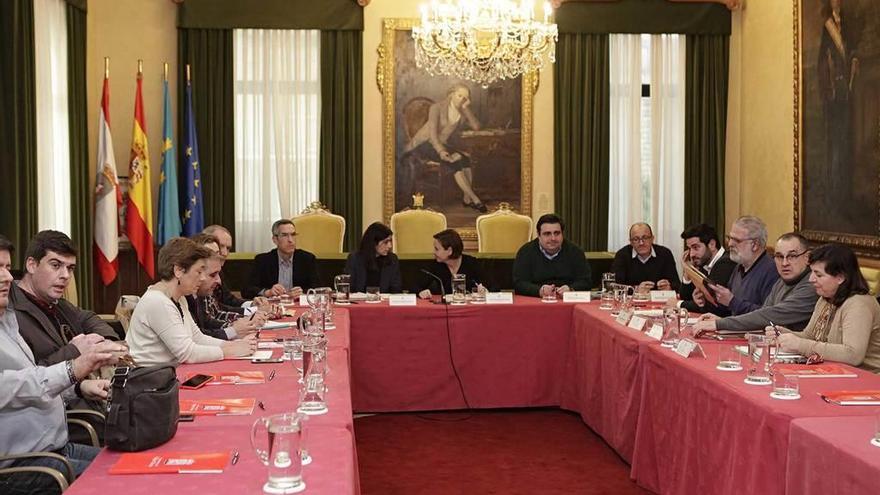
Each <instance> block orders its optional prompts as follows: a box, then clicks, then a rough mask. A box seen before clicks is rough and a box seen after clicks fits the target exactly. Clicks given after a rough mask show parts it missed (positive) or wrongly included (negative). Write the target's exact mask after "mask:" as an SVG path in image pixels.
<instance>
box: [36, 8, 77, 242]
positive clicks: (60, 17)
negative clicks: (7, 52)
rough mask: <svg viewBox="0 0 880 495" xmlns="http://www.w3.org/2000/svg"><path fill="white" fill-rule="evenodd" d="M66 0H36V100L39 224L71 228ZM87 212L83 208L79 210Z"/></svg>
mask: <svg viewBox="0 0 880 495" xmlns="http://www.w3.org/2000/svg"><path fill="white" fill-rule="evenodd" d="M66 7H67V6H66V4H65V2H64V0H35V1H34V58H35V63H36V85H37V87H36V105H37V191H38V193H39V197H40V201H39V203H38V204H37V224H38V227H39V229H40V230H44V229H53V230H59V231H61V232H64V233H66V234H68V235H70V233H71V220H70V132H69V125H70V124H69V123H68V120H67V116H68V107H67V12H66ZM83 214H85V213H83Z"/></svg>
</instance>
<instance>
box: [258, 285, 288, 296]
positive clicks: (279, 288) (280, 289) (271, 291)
mask: <svg viewBox="0 0 880 495" xmlns="http://www.w3.org/2000/svg"><path fill="white" fill-rule="evenodd" d="M286 293H287V289H285V288H284V286H283V285H281V284H275V285H273V286H272V287H269V288H268V289H266V290H265V291H263V295H264V296H266V297H278V296H280V295H282V294H286Z"/></svg>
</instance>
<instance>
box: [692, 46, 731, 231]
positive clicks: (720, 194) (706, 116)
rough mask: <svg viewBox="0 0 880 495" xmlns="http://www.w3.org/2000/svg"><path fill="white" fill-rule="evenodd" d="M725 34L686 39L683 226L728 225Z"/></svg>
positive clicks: (727, 56)
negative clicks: (725, 192)
mask: <svg viewBox="0 0 880 495" xmlns="http://www.w3.org/2000/svg"><path fill="white" fill-rule="evenodd" d="M729 58H730V40H729V37H728V36H726V35H689V36H688V37H687V62H686V65H687V68H686V69H685V70H686V75H685V77H686V81H687V84H686V86H687V90H686V102H685V159H684V177H685V179H684V180H685V182H684V183H685V191H687V192H686V193H685V198H684V224H685V225H693V224H695V223H699V222H706V223H709V224H711V225H714V226H715V228H716V229H718V231H719V232H721V231H723V230H724V228H725V226H724V147H725V137H726V134H727V73H728V67H729V64H728V60H729Z"/></svg>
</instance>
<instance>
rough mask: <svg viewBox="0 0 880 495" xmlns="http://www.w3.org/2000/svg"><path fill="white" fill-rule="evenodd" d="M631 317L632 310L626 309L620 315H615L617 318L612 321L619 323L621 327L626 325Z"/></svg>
mask: <svg viewBox="0 0 880 495" xmlns="http://www.w3.org/2000/svg"><path fill="white" fill-rule="evenodd" d="M632 316H633V310H631V309H627V310H624V311H621V312H620V314H618V315H617V318H615V319H614V321H616V322H617V323H620V324H621V325H626V324H627V323H629V319H630V318H632Z"/></svg>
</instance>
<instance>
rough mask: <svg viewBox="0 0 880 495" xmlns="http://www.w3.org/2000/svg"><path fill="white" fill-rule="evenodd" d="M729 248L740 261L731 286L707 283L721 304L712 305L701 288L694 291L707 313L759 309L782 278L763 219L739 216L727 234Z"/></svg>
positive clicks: (742, 312) (732, 258) (737, 261)
mask: <svg viewBox="0 0 880 495" xmlns="http://www.w3.org/2000/svg"><path fill="white" fill-rule="evenodd" d="M727 249H728V251H729V252H730V259H731V260H733V261H735V262H736V263H737V266H736V268H735V269H734V270H733V274H732V275H731V276H730V281H729V282H728V284H727V287H724V286H723V285H720V284H715V283H711V282H709V283H707V284H706V285H708V288H709V289H711V290H712V292H713V294H714V296H715V300H716V301H717V302H718V305H717V306H712V305H710V304H708V303H707V301H706V300H705V298H704V297H703V294H702V293H700V291H695V292H694V302H695V303H696V304H697V306H700V307H701V309H702V310H703V312H704V313H714V314H716V315H718V316H729V315H734V316H736V315H741V314H745V313H750V312H752V311H754V310H756V309H759V308H760V307H761V306H762V305H763V304H764V301H765V300H766V299H767V296H768V295H770V290H771V289H772V288H773V284H775V283H776V280H778V279H779V273H778V272H777V271H776V267H775V266H774V264H773V260H771V259H770V257H769V256H767V226H766V225H764V222H763V221H762V220H761V219H760V218H758V217H755V216H744V217H739V218H738V219H737V220H736V222H734V223H733V226H732V227H731V228H730V234H728V235H727Z"/></svg>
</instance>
